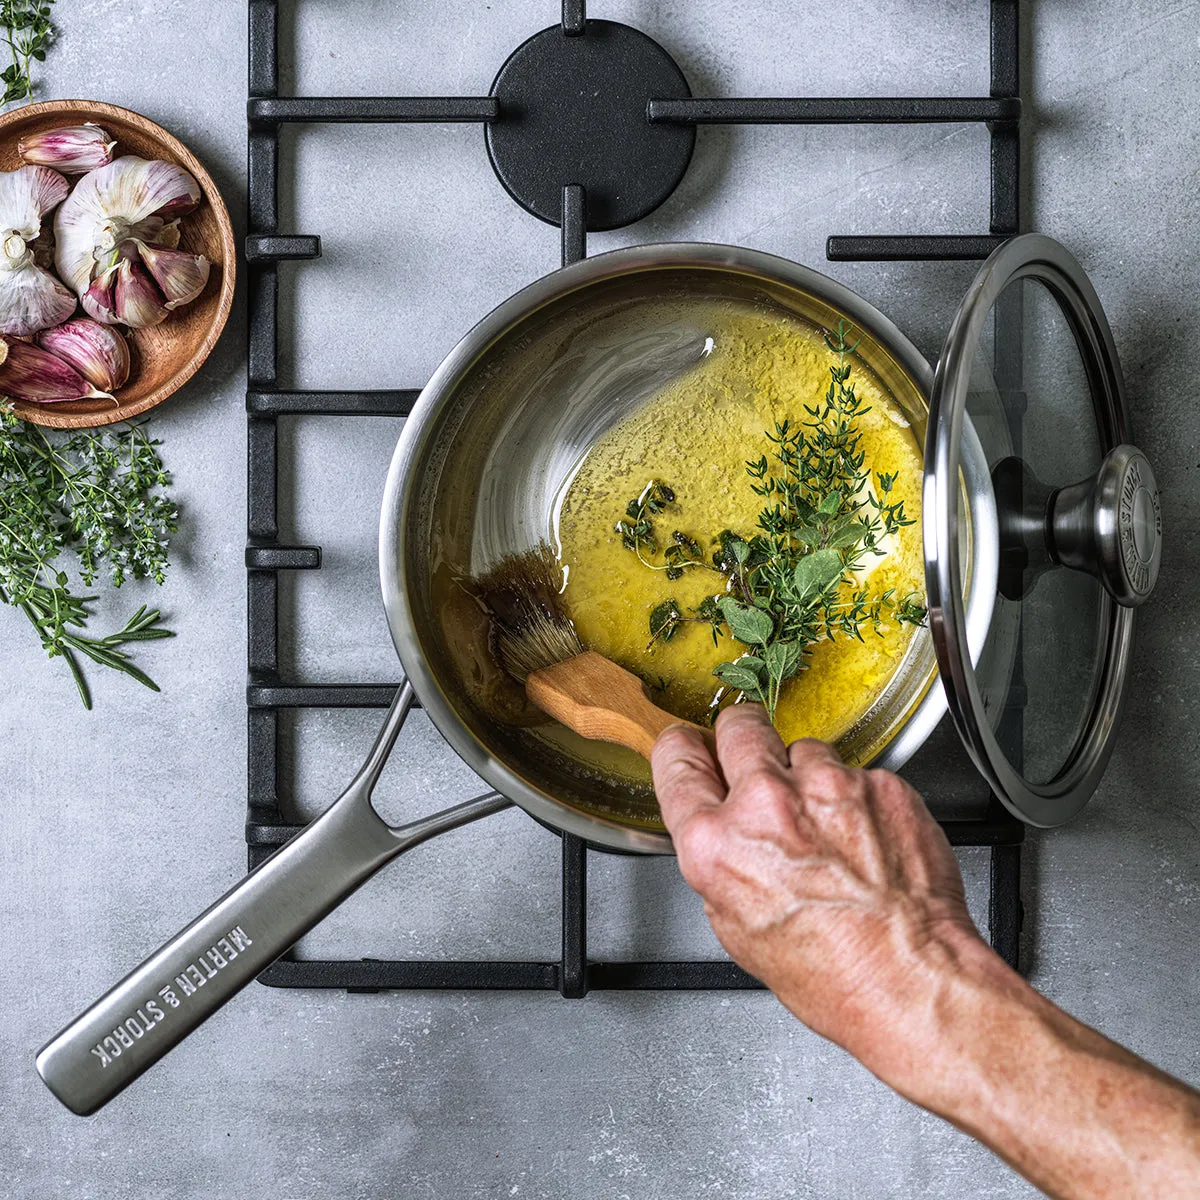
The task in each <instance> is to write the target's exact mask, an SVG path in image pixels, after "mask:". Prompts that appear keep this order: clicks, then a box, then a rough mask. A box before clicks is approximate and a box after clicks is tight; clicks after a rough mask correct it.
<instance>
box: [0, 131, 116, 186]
mask: <svg viewBox="0 0 1200 1200" xmlns="http://www.w3.org/2000/svg"><path fill="white" fill-rule="evenodd" d="M116 144H117V143H116V142H114V141H113V140H112V138H110V137H109V136H108V134H107V133H106V132H105V131H104V130H103V129H101V128H100V126H99V125H96V124H94V123H93V122H91V121H89V122H87V124H86V125H64V126H61V127H60V128H58V129H46V130H43V131H42V132H41V133H31V134H27V135H26V136H25V137H23V138H21V140H20V141H19V142H18V143H17V153H18V154H19V155H20V156H21V161H22V162H26V163H31V164H35V165H39V166H44V167H54V168H55V170H58V171H62V172H64V173H65V174H67V175H82V174H83V173H84V172H85V171H93V170H95V169H96V168H97V167H103V166H107V164H108V163H110V162H112V152H113V147H115V146H116Z"/></svg>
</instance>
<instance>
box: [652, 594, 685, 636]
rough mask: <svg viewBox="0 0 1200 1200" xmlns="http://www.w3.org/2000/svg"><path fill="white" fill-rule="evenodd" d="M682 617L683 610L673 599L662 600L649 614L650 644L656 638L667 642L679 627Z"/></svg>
mask: <svg viewBox="0 0 1200 1200" xmlns="http://www.w3.org/2000/svg"><path fill="white" fill-rule="evenodd" d="M682 618H683V610H682V609H680V607H679V605H678V604H677V603H676V602H675V601H674V600H664V601H663V602H662V603H661V604H660V605H658V607H657V608H655V610H654V611H653V612H652V613H651V614H650V644H651V645H653V644H654V642H655V640H656V639H658V638H661V639H662V640H663V641H664V642H669V641H670V640H671V639H672V638H673V637H674V636H675V633H676V631H677V630H678V629H679V622H680V620H681V619H682Z"/></svg>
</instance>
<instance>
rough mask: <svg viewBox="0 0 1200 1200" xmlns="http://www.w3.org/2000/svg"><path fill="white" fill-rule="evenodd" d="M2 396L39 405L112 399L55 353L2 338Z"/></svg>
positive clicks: (0, 354)
mask: <svg viewBox="0 0 1200 1200" xmlns="http://www.w3.org/2000/svg"><path fill="white" fill-rule="evenodd" d="M0 393H3V394H4V395H6V396H13V397H15V398H16V399H18V400H32V401H34V402H35V403H37V404H54V403H57V402H58V401H61V400H87V399H92V398H96V399H104V400H111V399H113V397H112V396H111V395H109V393H108V392H101V391H98V390H97V389H96V388H94V387H92V385H91V384H90V383H89V382H88V381H87V380H86V379H84V377H83V376H82V375H80V373H79V372H78V371H77V370H75V368H74V367H73V366H71V364H70V363H68V362H64V361H63V360H62V359H61V358H59V357H58V356H57V355H56V354H51V353H50V352H49V351H48V350H43V349H42V348H41V347H40V346H34V345H31V344H30V343H29V342H17V341H4V340H3V339H0Z"/></svg>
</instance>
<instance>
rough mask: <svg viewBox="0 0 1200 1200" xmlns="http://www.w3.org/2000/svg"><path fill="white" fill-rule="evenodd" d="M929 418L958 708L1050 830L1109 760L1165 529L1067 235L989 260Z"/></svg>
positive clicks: (936, 606) (991, 764) (955, 712)
mask: <svg viewBox="0 0 1200 1200" xmlns="http://www.w3.org/2000/svg"><path fill="white" fill-rule="evenodd" d="M928 428H929V432H928V437H927V442H926V448H925V463H926V476H925V495H924V537H925V576H926V588H927V590H928V596H929V624H930V629H931V631H932V634H933V639H934V644H935V647H936V650H937V656H938V666H939V669H940V672H941V677H942V682H943V686H944V687H945V690H946V696H947V700H948V702H949V708H950V713H951V715H952V717H953V719H954V722H955V724H956V725H957V727H958V730H959V733H960V734H961V736H962V738H963V741H964V742H965V743H966V746H967V749H968V750H969V751H970V753H971V756H972V758H974V760H975V762H976V764H977V765H978V767H979V769H980V770H981V771H982V772H983V774H984V776H985V777H986V778H987V780H988V782H989V783H990V784H991V786H992V788H993V789H994V791H995V792H996V795H997V796H999V797H1000V799H1001V800H1002V801H1003V802H1004V803H1005V804H1006V805H1007V806H1008V807H1009V808H1010V809H1011V810H1012V811H1013V812H1014V813H1015V814H1016V815H1017V816H1019V817H1020V818H1021V819H1022V820H1025V821H1028V822H1029V823H1031V824H1034V825H1043V826H1048V825H1057V824H1060V823H1061V822H1063V821H1066V820H1067V819H1069V818H1070V817H1071V816H1073V815H1074V814H1075V813H1076V812H1078V811H1079V809H1080V808H1082V807H1083V805H1084V804H1085V803H1087V800H1088V798H1089V797H1090V796H1091V794H1092V792H1093V791H1094V790H1095V788H1096V785H1097V784H1098V783H1099V780H1100V776H1101V775H1102V774H1103V771H1104V767H1105V764H1106V763H1107V761H1108V756H1109V754H1110V752H1111V749H1112V742H1113V735H1114V731H1115V728H1116V725H1117V721H1118V717H1119V715H1120V711H1121V706H1122V701H1123V698H1124V692H1125V685H1126V679H1127V676H1128V674H1129V660H1130V654H1131V650H1132V637H1133V625H1134V608H1135V607H1136V606H1137V605H1139V604H1141V603H1142V602H1144V601H1145V600H1146V599H1147V597H1148V596H1149V595H1150V592H1151V590H1152V589H1153V587H1154V582H1155V579H1156V577H1157V575H1158V563H1159V552H1160V538H1161V519H1160V513H1159V500H1158V491H1157V487H1156V485H1155V482H1154V473H1153V471H1152V470H1151V469H1150V464H1149V463H1148V462H1147V460H1146V458H1145V456H1144V455H1143V454H1142V453H1141V452H1140V451H1139V450H1137V449H1135V448H1134V447H1133V446H1132V445H1130V444H1129V443H1130V433H1129V420H1128V411H1127V407H1126V403H1125V386H1124V380H1123V377H1122V375H1121V367H1120V363H1119V361H1118V359H1117V352H1116V348H1115V346H1114V345H1113V339H1112V333H1111V331H1110V330H1109V327H1108V322H1107V320H1106V319H1105V316H1104V312H1103V310H1102V309H1101V307H1100V302H1099V299H1098V298H1097V296H1096V293H1095V290H1094V289H1093V288H1092V286H1091V283H1090V282H1089V281H1088V279H1087V276H1086V275H1085V274H1084V273H1083V270H1082V269H1081V268H1080V266H1079V264H1078V263H1077V262H1076V261H1075V259H1074V258H1073V257H1072V256H1071V255H1070V254H1069V253H1068V252H1067V251H1066V250H1065V249H1064V248H1063V247H1062V246H1060V245H1059V244H1058V243H1057V242H1055V241H1052V240H1051V239H1049V238H1046V237H1042V236H1040V235H1036V234H1026V235H1023V236H1021V237H1016V238H1013V239H1012V240H1010V241H1008V242H1006V243H1005V244H1004V245H1003V246H1001V247H1000V248H999V249H998V250H997V251H996V252H995V253H994V254H993V255H992V256H991V258H989V259H988V261H987V262H986V263H985V264H984V266H983V268H982V270H981V271H980V272H979V274H978V275H977V276H976V278H975V281H974V283H973V284H972V286H971V289H970V291H969V292H968V293H967V297H966V299H965V300H964V301H963V304H962V307H961V308H960V309H959V311H958V315H957V317H956V318H955V321H954V325H953V327H952V328H951V331H950V335H949V337H948V338H947V340H946V346H945V349H944V351H943V354H942V358H941V361H940V362H939V364H938V368H937V375H936V377H935V380H934V385H933V395H932V400H931V404H930V420H929V427H928ZM976 436H977V437H978V440H979V442H980V443H981V444H982V447H983V452H984V455H985V457H986V459H987V465H988V471H989V473H990V477H991V484H992V488H991V490H992V492H993V494H994V502H995V506H996V517H997V524H998V528H999V551H998V556H999V561H998V563H997V564H996V566H997V568H998V570H997V574H996V578H997V595H996V603H995V607H994V609H993V612H992V619H991V621H990V623H989V625H988V627H987V628H986V630H981V629H979V628H968V623H967V620H966V612H965V606H964V604H963V600H962V596H963V590H964V587H963V585H964V582H965V573H966V571H967V570H968V569H969V561H968V560H969V557H970V550H969V549H968V550H967V551H966V552H964V549H963V545H964V543H966V544H967V545H968V547H969V540H968V538H967V537H964V536H963V534H964V531H967V530H968V528H969V523H968V521H967V516H966V512H967V505H968V501H969V496H968V494H967V492H968V488H969V487H970V486H971V485H970V483H969V482H968V481H967V480H966V477H965V475H964V473H963V466H964V444H963V443H964V439H967V440H968V443H969V444H968V450H970V443H973V441H974V439H975V437H976ZM960 537H962V538H963V541H962V542H960Z"/></svg>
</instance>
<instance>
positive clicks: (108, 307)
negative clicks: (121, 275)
mask: <svg viewBox="0 0 1200 1200" xmlns="http://www.w3.org/2000/svg"><path fill="white" fill-rule="evenodd" d="M116 288H117V268H116V267H115V266H114V267H111V268H109V270H107V271H105V272H104V274H103V275H101V276H100V278H99V279H97V280H96V281H95V283H93V284H92V285H91V286H90V287H89V288H88V290H87V291H86V292H84V293H83V295H82V296H81V297H80V302H81V303H82V304H83V311H84V312H85V313H87V314H88V316H89V317H93V318H94V319H95V320H97V321H101V322H103V323H104V324H105V325H115V324H116V323H117V321H118V319H119V318H118V317H117V298H116Z"/></svg>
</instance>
